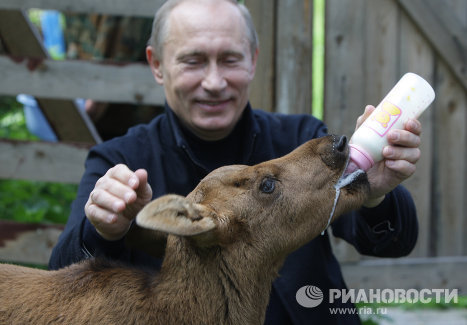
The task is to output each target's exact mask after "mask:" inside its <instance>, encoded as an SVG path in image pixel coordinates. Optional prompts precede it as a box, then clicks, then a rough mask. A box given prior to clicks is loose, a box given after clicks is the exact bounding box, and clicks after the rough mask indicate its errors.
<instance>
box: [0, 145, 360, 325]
mask: <svg viewBox="0 0 467 325" xmlns="http://www.w3.org/2000/svg"><path fill="white" fill-rule="evenodd" d="M338 141H339V139H337V138H336V137H333V136H328V137H324V138H321V139H315V140H311V141H309V142H307V143H306V144H304V145H303V146H301V147H299V148H297V149H296V150H294V151H293V152H292V153H290V154H289V155H286V156H284V157H282V158H279V159H275V160H271V161H268V162H264V163H262V164H258V165H255V166H252V167H247V166H228V167H223V168H220V169H218V170H216V171H214V172H212V173H211V174H209V175H208V176H207V177H206V178H205V179H204V180H202V181H201V183H200V184H199V185H198V186H197V187H196V189H195V190H194V191H193V192H192V193H190V194H189V195H188V196H187V198H183V197H180V196H175V195H169V196H164V197H162V198H159V199H157V200H155V201H153V202H152V203H150V204H149V205H148V206H146V207H145V209H143V211H141V212H140V214H139V215H138V217H137V223H138V224H144V225H145V227H146V228H152V229H153V230H152V231H154V234H156V233H160V232H161V231H162V230H163V231H164V232H168V233H170V235H168V237H167V244H166V254H165V256H166V257H165V259H164V262H163V266H162V270H161V272H160V274H152V272H145V271H143V270H139V269H136V268H132V267H129V266H122V265H119V264H115V263H113V262H106V261H99V260H87V261H83V262H80V263H77V264H74V265H71V266H69V267H66V268H63V269H61V270H58V271H41V270H33V269H29V268H24V267H19V266H13V265H5V264H4V265H0V324H55V323H56V324H125V325H128V324H216V325H217V324H262V323H263V321H264V315H265V311H266V307H267V304H268V298H269V294H270V289H271V283H272V281H273V280H274V279H275V277H276V276H277V272H278V270H279V268H280V266H281V265H282V263H283V261H284V259H285V257H286V256H287V254H289V253H290V252H292V251H293V250H295V249H297V248H298V247H300V246H302V245H304V244H305V243H307V242H308V241H310V240H311V239H312V238H314V237H316V236H317V235H318V234H319V233H320V232H321V231H322V230H323V229H324V228H325V226H326V223H327V220H328V217H329V215H330V212H331V209H332V205H333V202H334V197H335V189H334V185H335V184H336V182H337V181H338V179H339V178H340V176H341V174H342V172H343V170H344V168H345V166H346V162H347V156H348V148H347V146H344V145H343V144H342V143H340V145H339V143H338ZM268 180H274V181H273V183H274V185H275V188H274V190H273V191H271V192H270V193H265V192H264V188H263V187H262V184H264V182H265V181H266V185H268V184H269V185H271V184H270V182H269V181H268ZM268 182H269V183H268ZM266 187H267V186H266ZM262 188H263V191H262ZM266 192H267V191H266ZM367 192H368V182H367V180H366V177H365V175H362V177H360V178H359V179H358V180H357V181H355V182H354V183H352V184H350V185H349V186H347V187H345V188H344V189H343V190H342V193H341V197H340V199H339V203H338V206H337V212H336V215H340V214H342V213H344V212H347V211H349V210H350V209H355V208H358V207H359V206H360V205H361V204H362V203H363V201H364V200H365V198H366V195H367ZM154 211H157V213H154ZM145 232H146V234H147V233H148V230H146V231H145ZM149 237H150V238H151V236H149ZM135 238H137V237H135ZM153 238H160V236H154V237H153ZM150 240H151V239H149V241H150ZM141 243H144V244H145V245H151V243H150V242H149V243H148V242H147V241H145V240H144V239H141V240H140V243H139V246H140V247H141V246H143V244H141ZM148 250H149V251H150V250H151V248H149V249H148Z"/></svg>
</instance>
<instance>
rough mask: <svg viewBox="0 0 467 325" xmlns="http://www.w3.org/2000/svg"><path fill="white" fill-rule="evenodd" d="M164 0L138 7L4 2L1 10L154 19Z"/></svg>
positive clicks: (57, 0) (107, 2)
mask: <svg viewBox="0 0 467 325" xmlns="http://www.w3.org/2000/svg"><path fill="white" fill-rule="evenodd" d="M163 3H164V0H139V1H138V5H135V4H134V3H133V2H129V1H127V0H100V1H95V0H80V1H63V0H2V1H1V2H0V8H5V9H16V10H24V9H29V8H38V9H55V10H58V11H70V12H79V13H100V14H107V15H117V16H141V17H152V16H154V14H155V12H156V10H157V9H158V8H159V7H160V6H162V4H163Z"/></svg>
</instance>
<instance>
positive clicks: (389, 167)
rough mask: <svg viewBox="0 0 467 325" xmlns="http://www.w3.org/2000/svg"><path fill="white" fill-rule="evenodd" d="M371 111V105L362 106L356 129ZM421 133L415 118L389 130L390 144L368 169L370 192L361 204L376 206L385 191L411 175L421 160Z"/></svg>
mask: <svg viewBox="0 0 467 325" xmlns="http://www.w3.org/2000/svg"><path fill="white" fill-rule="evenodd" d="M374 110H375V107H374V106H371V105H368V106H367V107H365V112H364V113H363V115H361V116H360V117H359V118H358V120H357V128H358V127H359V126H360V125H361V124H362V123H363V122H364V121H365V120H366V119H367V118H368V116H370V114H371V113H372V112H373V111H374ZM421 132H422V125H421V124H420V122H419V121H418V120H416V119H410V120H408V121H407V122H406V123H405V125H404V129H403V130H391V131H389V132H388V135H387V138H388V141H389V145H388V146H386V147H385V148H383V157H384V159H383V160H382V161H380V162H378V163H376V164H375V165H374V166H373V167H372V168H371V169H370V170H368V172H367V174H368V180H369V182H370V186H371V194H370V198H369V200H368V201H367V202H366V203H365V204H364V206H366V207H374V206H376V205H378V204H379V203H381V202H382V201H383V199H384V196H385V194H386V193H388V192H390V191H392V190H393V189H394V188H395V187H396V186H397V185H399V184H400V183H401V182H402V181H404V180H405V179H407V178H409V177H410V176H412V174H413V173H414V172H415V169H416V166H415V164H416V163H417V161H418V160H419V159H420V149H419V146H420V134H421Z"/></svg>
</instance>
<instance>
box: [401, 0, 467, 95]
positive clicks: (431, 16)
mask: <svg viewBox="0 0 467 325" xmlns="http://www.w3.org/2000/svg"><path fill="white" fill-rule="evenodd" d="M397 1H398V2H399V3H400V4H401V6H402V8H404V10H406V12H407V13H408V14H409V16H410V17H411V18H412V19H413V21H414V22H416V23H417V25H418V26H419V27H420V29H421V30H422V32H423V33H424V35H425V36H426V38H427V39H428V40H429V41H430V42H431V44H432V45H433V47H434V48H435V49H436V50H437V52H438V53H439V55H440V56H441V57H442V58H443V59H444V61H445V63H446V64H447V65H448V67H449V68H450V69H451V70H452V72H453V73H454V75H455V76H456V77H457V79H458V81H459V82H460V83H461V84H462V86H463V87H464V91H465V90H467V54H466V53H467V37H465V35H467V26H463V25H462V23H461V22H460V21H459V19H457V17H456V16H455V15H453V12H452V10H451V9H450V7H449V5H446V2H445V1H442V0H397Z"/></svg>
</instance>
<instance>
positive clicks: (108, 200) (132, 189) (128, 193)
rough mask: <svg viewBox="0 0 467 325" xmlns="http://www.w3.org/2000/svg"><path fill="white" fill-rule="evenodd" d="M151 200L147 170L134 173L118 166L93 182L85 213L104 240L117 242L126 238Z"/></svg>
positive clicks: (123, 166)
mask: <svg viewBox="0 0 467 325" xmlns="http://www.w3.org/2000/svg"><path fill="white" fill-rule="evenodd" d="M151 198H152V189H151V186H150V185H149V184H148V174H147V172H146V170H144V169H138V170H137V171H135V172H133V171H131V170H130V169H129V168H128V167H127V166H125V165H122V164H120V165H117V166H115V167H113V168H111V169H109V170H108V171H107V173H106V174H105V175H104V176H102V177H101V178H100V179H99V180H98V181H97V182H96V185H95V187H94V190H92V192H91V194H90V195H89V199H88V201H87V203H86V205H85V207H84V211H85V213H86V217H87V218H88V219H89V221H90V222H91V224H93V225H94V227H96V230H97V232H98V233H99V234H100V235H101V236H102V237H103V238H104V239H107V240H118V239H121V238H122V237H123V236H125V234H126V233H127V232H128V229H129V228H130V225H131V221H132V220H133V219H134V218H135V217H136V214H137V213H138V212H139V211H140V210H141V209H142V208H143V207H144V206H145V205H146V204H147V203H148V202H149V201H151Z"/></svg>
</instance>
